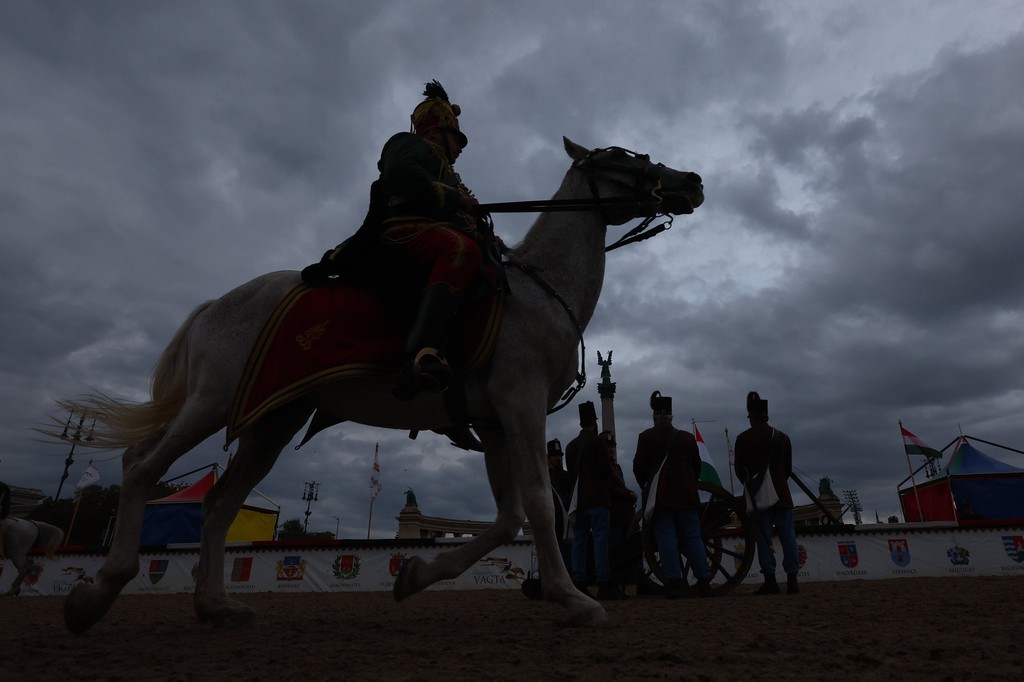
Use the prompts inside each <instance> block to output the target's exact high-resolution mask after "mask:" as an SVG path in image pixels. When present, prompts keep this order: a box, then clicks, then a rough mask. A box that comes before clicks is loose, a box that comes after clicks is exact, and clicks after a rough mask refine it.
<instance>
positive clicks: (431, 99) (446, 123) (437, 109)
mask: <svg viewBox="0 0 1024 682" xmlns="http://www.w3.org/2000/svg"><path fill="white" fill-rule="evenodd" d="M423 96H424V97H426V99H425V100H423V101H422V102H420V103H419V104H418V105H416V108H415V109H414V110H413V112H412V116H410V118H411V119H412V129H413V130H414V131H415V133H416V134H417V135H422V134H424V133H425V132H427V131H428V130H432V129H434V128H443V129H445V130H450V131H452V132H453V133H455V136H456V137H457V138H459V148H460V149H462V148H464V147H465V146H466V145H467V144H469V140H468V139H467V138H466V136H465V135H464V134H463V132H462V131H461V130H459V114H461V113H462V108H461V107H459V105H458V104H452V103H451V102H449V101H448V93H447V92H445V91H444V88H443V87H441V84H440V83H438V82H437V81H436V80H433V81H430V82H429V83H427V86H426V88H424V90H423Z"/></svg>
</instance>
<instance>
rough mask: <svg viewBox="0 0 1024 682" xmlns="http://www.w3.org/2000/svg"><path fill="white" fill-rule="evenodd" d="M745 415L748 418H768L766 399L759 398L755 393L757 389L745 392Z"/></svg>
mask: <svg viewBox="0 0 1024 682" xmlns="http://www.w3.org/2000/svg"><path fill="white" fill-rule="evenodd" d="M747 417H748V418H749V419H767V418H768V401H767V400H761V396H759V395H758V394H757V391H751V392H750V393H748V394H747Z"/></svg>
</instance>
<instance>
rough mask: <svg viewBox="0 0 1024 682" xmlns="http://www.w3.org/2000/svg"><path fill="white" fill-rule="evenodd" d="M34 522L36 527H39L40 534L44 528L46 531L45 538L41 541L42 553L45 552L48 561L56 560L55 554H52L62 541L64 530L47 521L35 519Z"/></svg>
mask: <svg viewBox="0 0 1024 682" xmlns="http://www.w3.org/2000/svg"><path fill="white" fill-rule="evenodd" d="M35 524H36V528H38V529H39V532H40V534H42V532H43V531H44V530H45V531H46V540H45V542H44V543H43V554H45V555H46V558H47V559H49V560H50V561H56V560H57V555H56V554H54V552H55V551H56V550H57V548H58V547H60V543H61V542H63V541H64V531H62V530H61V529H60V528H57V527H56V526H51V525H50V524H48V523H42V522H40V521H36V522H35Z"/></svg>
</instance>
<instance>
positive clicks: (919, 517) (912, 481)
mask: <svg viewBox="0 0 1024 682" xmlns="http://www.w3.org/2000/svg"><path fill="white" fill-rule="evenodd" d="M897 421H898V422H899V425H900V441H901V442H902V443H903V453H904V454H905V455H906V456H907V470H908V471H909V472H910V484H911V485H912V486H914V500H915V501H916V502H917V520H918V521H924V514H922V513H921V496H920V495H918V494H917V481H916V480H915V479H914V467H912V466H911V465H910V453H909V452H907V444H906V441H904V440H903V420H902V419H900V420H897Z"/></svg>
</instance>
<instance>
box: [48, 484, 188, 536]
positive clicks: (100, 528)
mask: <svg viewBox="0 0 1024 682" xmlns="http://www.w3.org/2000/svg"><path fill="white" fill-rule="evenodd" d="M187 486H188V484H186V483H160V484H157V485H156V486H155V487H154V488H153V491H152V493H151V494H150V496H149V499H151V500H155V499H159V498H161V497H166V496H167V495H170V494H172V493H175V492H177V491H179V490H181V489H182V488H185V487H187ZM120 494H121V486H119V485H112V486H110V487H107V488H103V487H101V486H98V485H90V486H88V487H86V488H84V489H82V490H81V491H78V492H76V497H65V498H62V499H60V500H56V501H55V500H54V499H53V498H52V497H48V498H46V499H45V500H44V501H43V503H42V504H41V505H39V508H38V509H37V510H36V511H34V512H33V513H32V515H31V516H32V518H33V519H35V520H36V521H43V522H44V523H49V524H50V525H53V526H57V527H58V528H60V529H61V530H63V531H64V532H65V533H67V531H68V527H69V526H70V525H71V517H72V515H74V513H75V506H76V505H77V506H78V515H77V516H75V527H74V528H72V529H71V536H70V537H67V538H64V544H66V545H70V544H75V545H102V544H103V541H104V539H105V538H104V535H105V534H106V532H107V530H108V528H112V526H111V520H112V519H113V518H114V517H116V516H117V504H118V498H119V496H120ZM78 495H81V501H80V502H79V500H78V497H77V496H78Z"/></svg>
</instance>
